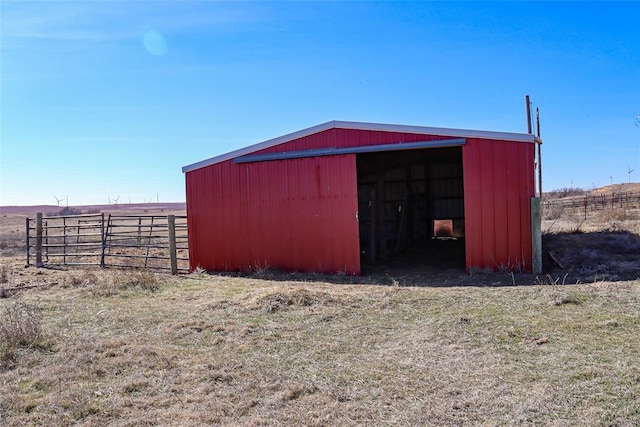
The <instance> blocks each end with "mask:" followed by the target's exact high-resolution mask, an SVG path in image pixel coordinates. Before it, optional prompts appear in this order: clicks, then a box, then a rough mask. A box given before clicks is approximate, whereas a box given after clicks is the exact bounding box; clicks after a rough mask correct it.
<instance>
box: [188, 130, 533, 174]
mask: <svg viewBox="0 0 640 427" xmlns="http://www.w3.org/2000/svg"><path fill="white" fill-rule="evenodd" d="M335 128H339V129H360V130H373V131H383V132H403V133H417V134H425V135H438V136H447V137H458V138H481V139H499V140H508V141H516V142H531V143H533V142H540V143H541V142H542V140H540V139H539V138H537V137H536V136H534V135H532V134H528V133H510V132H491V131H483V130H471V129H450V128H436V127H427V126H411V125H394V124H384V123H366V122H347V121H337V120H332V121H330V122H326V123H322V124H319V125H316V126H312V127H310V128H306V129H302V130H299V131H297V132H293V133H289V134H286V135H282V136H279V137H277V138H273V139H269V140H266V141H263V142H259V143H257V144H253V145H249V146H247V147H244V148H240V149H238V150H234V151H230V152H228V153H225V154H221V155H219V156H215V157H211V158H209V159H205V160H202V161H200V162H197V163H193V164H190V165H187V166H184V167H183V168H182V172H183V173H187V172H191V171H194V170H197V169H200V168H204V167H207V166H211V165H214V164H216V163H221V162H224V161H227V160H231V159H234V158H236V157H240V156H244V155H247V154H250V153H254V152H256V151H260V150H264V149H266V148H270V147H273V146H275V145H278V144H283V143H285V142H289V141H292V140H294V139H298V138H303V137H305V136H309V135H313V134H315V133H318V132H323V131H325V130H329V129H335Z"/></svg>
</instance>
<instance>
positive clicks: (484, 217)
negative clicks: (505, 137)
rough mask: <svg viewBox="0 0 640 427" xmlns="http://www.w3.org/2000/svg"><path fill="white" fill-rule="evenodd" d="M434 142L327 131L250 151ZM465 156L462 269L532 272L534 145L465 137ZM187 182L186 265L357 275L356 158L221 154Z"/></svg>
mask: <svg viewBox="0 0 640 427" xmlns="http://www.w3.org/2000/svg"><path fill="white" fill-rule="evenodd" d="M438 139H446V137H441V136H437V135H423V134H403V133H397V132H383V131H364V130H354V129H336V128H334V129H329V130H326V131H322V132H319V133H317V134H313V135H309V136H306V137H303V138H299V139H297V140H294V141H290V142H287V143H285V144H280V145H278V146H274V147H270V148H268V149H265V150H262V151H259V152H256V153H255V154H258V153H273V152H282V151H296V150H307V149H314V148H328V147H336V148H343V147H350V146H366V145H375V144H387V143H397V142H417V141H434V140H438ZM462 152H463V169H464V172H463V181H464V198H465V199H464V214H465V235H466V265H467V267H468V268H469V267H493V268H499V267H503V266H504V267H506V266H510V267H519V266H522V267H523V268H524V269H525V270H530V269H531V218H530V198H531V197H533V196H534V185H535V184H534V176H533V166H534V165H533V161H534V157H533V156H534V144H531V143H522V142H513V141H498V140H482V139H474V138H468V139H467V144H466V145H465V146H464V147H463V148H462ZM186 186H187V210H188V225H189V251H190V259H191V267H192V268H196V267H198V266H200V267H202V268H206V269H212V270H227V271H235V270H249V269H251V268H259V267H264V266H266V265H268V266H270V267H273V268H282V269H286V270H300V271H320V272H336V271H345V272H346V273H349V274H360V247H359V243H360V242H359V236H358V222H357V220H356V217H355V216H356V212H357V210H358V197H357V196H358V194H357V173H356V161H355V155H352V154H351V155H341V156H328V157H314V158H303V159H291V160H278V161H269V162H257V163H245V164H234V163H233V161H232V160H228V161H225V162H222V163H218V164H214V165H211V166H207V167H204V168H201V169H197V170H193V171H190V172H187V173H186ZM438 209H442V210H443V212H441V213H442V215H444V216H447V215H453V213H455V212H453V211H456V212H457V211H459V210H460V207H442V208H438ZM444 210H446V212H444ZM450 211H451V212H450ZM445 213H446V215H445ZM437 216H440V215H437Z"/></svg>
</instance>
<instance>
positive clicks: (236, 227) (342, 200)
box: [187, 155, 360, 275]
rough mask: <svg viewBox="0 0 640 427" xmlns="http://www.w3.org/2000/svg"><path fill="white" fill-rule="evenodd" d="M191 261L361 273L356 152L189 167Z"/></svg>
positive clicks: (234, 266) (225, 267)
mask: <svg viewBox="0 0 640 427" xmlns="http://www.w3.org/2000/svg"><path fill="white" fill-rule="evenodd" d="M187 204H188V216H189V219H188V224H189V238H190V244H189V246H190V258H191V267H192V268H196V267H198V266H200V267H202V268H205V269H212V270H227V271H236V270H243V271H246V270H250V269H254V268H260V267H265V266H269V267H271V268H281V269H285V270H300V271H318V272H325V273H333V272H338V271H344V272H346V273H348V274H356V275H358V274H360V255H359V253H360V245H359V239H358V222H357V218H356V212H357V209H358V208H357V184H356V171H355V156H354V155H344V156H332V157H316V158H306V159H295V160H282V161H274V162H263V163H251V164H234V163H233V162H232V161H226V162H223V163H219V164H217V165H212V166H209V167H206V168H202V169H199V170H195V171H192V172H188V173H187Z"/></svg>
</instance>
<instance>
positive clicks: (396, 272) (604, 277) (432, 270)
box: [230, 230, 640, 287]
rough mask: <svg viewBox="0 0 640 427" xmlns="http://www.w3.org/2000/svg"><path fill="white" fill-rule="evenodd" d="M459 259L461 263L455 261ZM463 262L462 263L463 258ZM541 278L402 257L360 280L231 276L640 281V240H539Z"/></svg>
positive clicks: (402, 281) (489, 282)
mask: <svg viewBox="0 0 640 427" xmlns="http://www.w3.org/2000/svg"><path fill="white" fill-rule="evenodd" d="M458 259H459V258H458ZM462 259H464V258H462ZM543 265H544V269H543V273H542V274H538V275H536V274H530V273H521V272H510V271H490V270H480V271H478V270H474V271H472V272H470V273H468V272H466V271H465V270H464V263H463V262H462V263H460V262H448V263H447V262H445V263H437V264H435V265H434V264H430V263H427V262H425V261H424V258H422V259H420V258H419V257H416V256H415V253H412V252H405V253H402V254H399V255H397V256H396V257H393V258H391V259H389V260H388V261H387V262H385V263H383V264H379V265H376V266H366V265H364V266H363V275H362V276H361V277H353V276H348V275H340V274H336V275H325V274H316V273H297V272H296V273H287V272H281V271H277V270H273V269H265V270H262V271H259V272H254V273H252V274H248V275H245V274H240V273H237V274H230V275H233V276H244V277H254V278H257V279H262V280H274V281H296V282H325V283H335V284H366V285H392V286H394V285H395V286H423V287H450V286H514V285H536V284H558V285H560V284H565V285H571V284H579V283H593V282H598V281H610V282H611V281H613V282H615V281H627V280H636V279H639V278H640V236H639V235H637V234H633V233H630V232H628V231H623V230H607V231H598V232H571V233H569V232H565V233H549V234H545V235H544V236H543Z"/></svg>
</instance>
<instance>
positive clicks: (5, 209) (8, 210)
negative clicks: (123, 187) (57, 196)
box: [0, 202, 187, 215]
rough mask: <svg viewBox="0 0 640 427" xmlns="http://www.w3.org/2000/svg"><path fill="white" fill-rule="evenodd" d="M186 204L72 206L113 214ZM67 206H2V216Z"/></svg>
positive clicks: (177, 207)
mask: <svg viewBox="0 0 640 427" xmlns="http://www.w3.org/2000/svg"><path fill="white" fill-rule="evenodd" d="M186 206H187V205H186V203H184V202H178V203H118V204H117V205H116V204H111V205H80V206H70V207H71V208H73V209H77V210H79V211H82V212H105V213H113V212H120V213H125V212H126V211H138V212H139V211H148V212H154V213H155V212H159V211H183V210H185V209H186ZM64 207H65V206H56V205H33V206H0V214H12V215H33V214H35V213H37V212H42V213H44V214H47V213H51V212H55V213H57V212H59V211H60V210H61V209H63V208H64Z"/></svg>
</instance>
